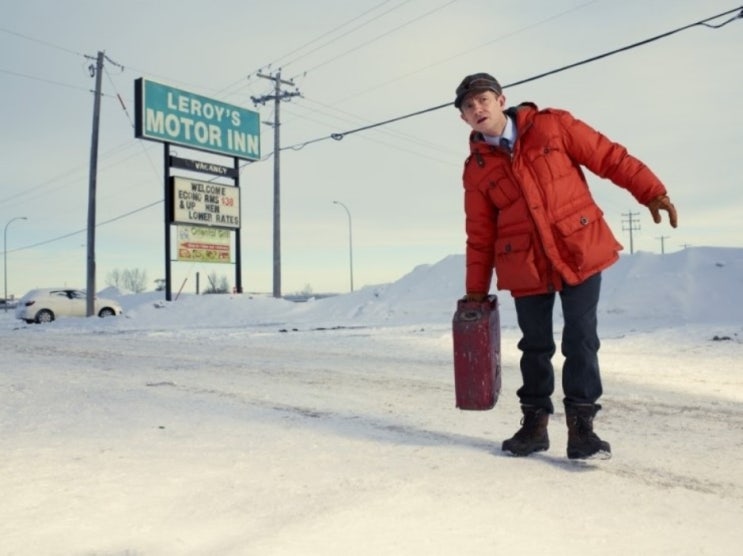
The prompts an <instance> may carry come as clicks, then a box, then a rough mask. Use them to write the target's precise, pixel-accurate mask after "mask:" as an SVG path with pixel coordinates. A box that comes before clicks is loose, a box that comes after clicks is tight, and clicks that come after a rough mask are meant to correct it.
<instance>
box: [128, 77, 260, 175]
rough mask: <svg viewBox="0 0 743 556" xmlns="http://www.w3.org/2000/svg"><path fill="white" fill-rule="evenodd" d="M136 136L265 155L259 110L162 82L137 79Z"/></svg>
mask: <svg viewBox="0 0 743 556" xmlns="http://www.w3.org/2000/svg"><path fill="white" fill-rule="evenodd" d="M134 111H135V122H134V136H135V137H139V138H141V139H149V140H151V141H159V142H163V143H172V144H176V145H182V146H184V147H188V148H191V149H197V150H201V151H208V152H212V153H216V154H220V155H225V156H231V157H235V158H241V159H246V160H258V159H260V157H261V146H260V119H259V115H258V112H254V111H252V110H246V109H245V108H240V107H239V106H234V105H232V104H227V103H224V102H222V101H219V100H214V99H210V98H207V97H203V96H201V95H197V94H195V93H190V92H188V91H183V90H181V89H176V88H174V87H169V86H167V85H162V84H161V83H156V82H155V81H150V80H149V79H144V78H139V79H136V80H135V81H134Z"/></svg>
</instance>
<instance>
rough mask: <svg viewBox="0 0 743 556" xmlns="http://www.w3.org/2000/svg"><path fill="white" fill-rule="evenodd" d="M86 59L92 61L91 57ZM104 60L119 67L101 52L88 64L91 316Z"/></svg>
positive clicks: (88, 288) (87, 306)
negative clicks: (90, 93)
mask: <svg viewBox="0 0 743 556" xmlns="http://www.w3.org/2000/svg"><path fill="white" fill-rule="evenodd" d="M86 58H89V59H91V60H92V59H93V57H92V56H86ZM104 58H105V59H106V60H108V61H109V62H111V63H112V64H114V65H116V66H118V67H120V68H121V69H122V70H123V69H124V68H123V66H121V65H120V64H117V63H116V62H114V61H113V60H111V59H110V58H109V57H108V56H106V54H105V53H104V52H103V51H102V50H99V51H98V56H96V58H95V64H90V66H88V70H89V71H90V76H91V77H95V91H94V94H95V99H94V101H93V133H92V135H91V139H90V178H89V183H88V254H87V263H88V264H87V280H86V285H85V290H86V292H85V314H86V315H87V316H89V317H90V316H93V314H94V313H95V221H96V220H95V212H96V185H97V184H96V178H97V175H98V129H99V127H100V120H101V79H102V74H103V60H104Z"/></svg>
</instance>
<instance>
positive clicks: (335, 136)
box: [0, 6, 743, 251]
mask: <svg viewBox="0 0 743 556" xmlns="http://www.w3.org/2000/svg"><path fill="white" fill-rule="evenodd" d="M735 12H738V13H737V15H735V16H733V17H731V18H729V19H727V20H726V21H724V22H722V23H720V24H718V25H710V24H708V22H710V21H713V20H715V19H719V18H721V17H724V16H726V15H730V14H733V13H735ZM736 19H743V6H739V7H737V8H735V9H733V10H728V11H726V12H723V13H720V14H717V15H715V16H711V17H708V18H705V19H703V20H700V21H697V22H694V23H690V24H688V25H685V26H683V27H679V28H676V29H673V30H671V31H668V32H665V33H662V34H660V35H656V36H653V37H650V38H648V39H645V40H642V41H639V42H635V43H632V44H630V45H627V46H624V47H621V48H617V49H615V50H612V51H609V52H606V53H603V54H599V55H596V56H592V57H590V58H586V59H584V60H581V61H579V62H575V63H573V64H569V65H566V66H562V67H560V68H557V69H554V70H551V71H548V72H544V73H541V74H538V75H534V76H532V77H528V78H526V79H522V80H521V81H516V82H514V83H509V84H507V85H504V86H503V88H504V89H505V88H507V87H515V86H517V85H522V84H524V83H528V82H531V81H536V80H537V79H541V78H543V77H547V76H549V75H554V74H556V73H560V72H563V71H566V70H568V69H573V68H575V67H578V66H581V65H585V64H588V63H591V62H595V61H597V60H600V59H603V58H607V57H609V56H612V55H614V54H618V53H620V52H624V51H627V50H630V49H633V48H636V47H639V46H643V45H646V44H649V43H651V42H654V41H657V40H660V39H662V38H666V37H669V36H671V35H673V34H676V33H680V32H681V31H685V30H687V29H690V28H692V27H696V26H703V27H707V28H710V29H719V28H721V27H723V26H725V25H727V24H728V23H731V22H732V21H735V20H736ZM0 30H3V29H1V28H0ZM0 71H2V70H0ZM451 105H452V102H451V101H448V102H446V103H444V104H440V105H437V106H433V107H430V108H425V109H422V110H418V111H416V112H412V113H409V114H404V115H402V116H398V117H396V118H391V119H388V120H384V121H381V122H377V123H373V124H369V125H366V126H362V127H359V128H356V129H352V130H349V131H345V132H342V133H332V134H330V135H328V136H323V137H318V138H316V139H312V140H309V141H304V142H302V143H296V144H294V145H291V146H287V147H279V148H277V149H275V150H274V153H269V154H268V155H266V156H264V157H263V158H262V159H261V160H266V159H268V158H269V157H270V156H271V154H273V155H274V156H276V153H277V152H280V151H283V150H287V149H292V150H299V149H301V148H304V147H306V146H308V145H310V144H313V143H317V142H320V141H326V140H328V139H335V140H337V141H340V140H341V139H343V138H344V137H346V136H347V135H351V134H354V133H359V132H361V131H366V130H369V129H373V128H377V127H382V126H384V125H387V124H391V123H394V122H398V121H401V120H404V119H407V118H412V117H414V116H419V115H422V114H426V113H428V112H433V111H435V110H440V109H442V108H447V107H450V106H451ZM252 163H253V162H246V163H244V164H242V165H241V169H242V168H245V167H246V166H247V165H248V164H252ZM162 202H163V200H162V199H161V200H160V201H157V202H156V203H153V204H149V205H146V206H144V207H140V208H137V209H134V210H132V211H130V212H128V213H126V214H123V215H120V216H119V217H115V218H113V219H110V220H107V221H105V222H101V223H100V224H97V226H101V225H104V224H108V223H110V222H113V221H115V220H118V219H120V218H124V217H126V216H129V215H131V214H134V213H136V212H140V211H142V210H145V209H147V208H150V207H151V206H153V205H154V204H158V203H162ZM81 231H84V230H79V231H77V232H72V233H70V234H66V235H64V236H60V237H57V238H53V239H50V240H47V241H44V242H41V243H36V244H33V245H28V246H24V247H19V248H17V249H15V250H14V251H22V250H25V249H30V248H33V247H37V246H39V245H44V244H46V243H51V242H53V241H57V240H59V239H63V238H66V237H69V236H71V235H75V234H77V233H80V232H81Z"/></svg>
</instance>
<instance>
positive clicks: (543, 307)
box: [515, 273, 602, 413]
mask: <svg viewBox="0 0 743 556" xmlns="http://www.w3.org/2000/svg"><path fill="white" fill-rule="evenodd" d="M600 291H601V274H600V273H599V274H595V275H594V276H591V277H590V278H588V279H587V280H586V281H584V282H583V283H581V284H578V285H577V286H567V285H566V286H565V287H564V289H563V290H562V291H561V292H559V295H560V301H561V303H562V313H563V320H564V326H563V330H562V346H561V348H562V354H563V355H564V356H565V362H564V364H563V367H562V389H563V393H564V395H565V398H564V403H565V404H566V405H570V404H586V403H588V404H592V403H594V402H596V400H597V399H599V397H601V394H602V388H601V375H600V373H599V361H598V351H599V346H600V341H599V337H598V330H597V327H598V320H597V317H596V309H597V306H598V302H599V293H600ZM555 296H556V294H555V293H549V294H543V295H532V296H527V297H518V298H516V299H515V305H516V316H517V318H518V323H519V327H520V328H521V333H522V335H523V336H522V338H521V341H519V344H518V347H519V349H520V350H521V351H522V355H521V376H522V379H523V386H521V388H519V390H518V391H517V392H516V394H517V395H518V397H519V399H520V400H521V404H522V405H533V406H537V407H543V408H545V409H547V410H548V411H549V412H550V413H552V412H553V411H554V407H553V405H552V400H551V396H552V393H553V392H554V389H555V373H554V369H553V367H552V356H553V355H554V354H555V340H554V336H553V327H552V312H553V307H554V305H555Z"/></svg>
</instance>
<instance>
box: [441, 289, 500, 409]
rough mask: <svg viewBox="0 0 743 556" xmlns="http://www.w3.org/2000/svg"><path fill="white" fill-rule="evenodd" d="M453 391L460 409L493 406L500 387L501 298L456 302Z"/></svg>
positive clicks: (490, 297)
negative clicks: (499, 304)
mask: <svg viewBox="0 0 743 556" xmlns="http://www.w3.org/2000/svg"><path fill="white" fill-rule="evenodd" d="M452 338H453V341H454V391H455V394H456V399H457V407H458V408H459V409H474V410H485V409H492V408H493V407H494V406H495V402H497V401H498V395H499V394H500V389H501V366H500V315H499V308H498V298H497V297H496V296H494V295H491V296H488V298H487V299H485V300H484V301H466V300H464V299H460V300H459V301H458V302H457V310H456V312H455V313H454V317H453V319H452Z"/></svg>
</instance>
